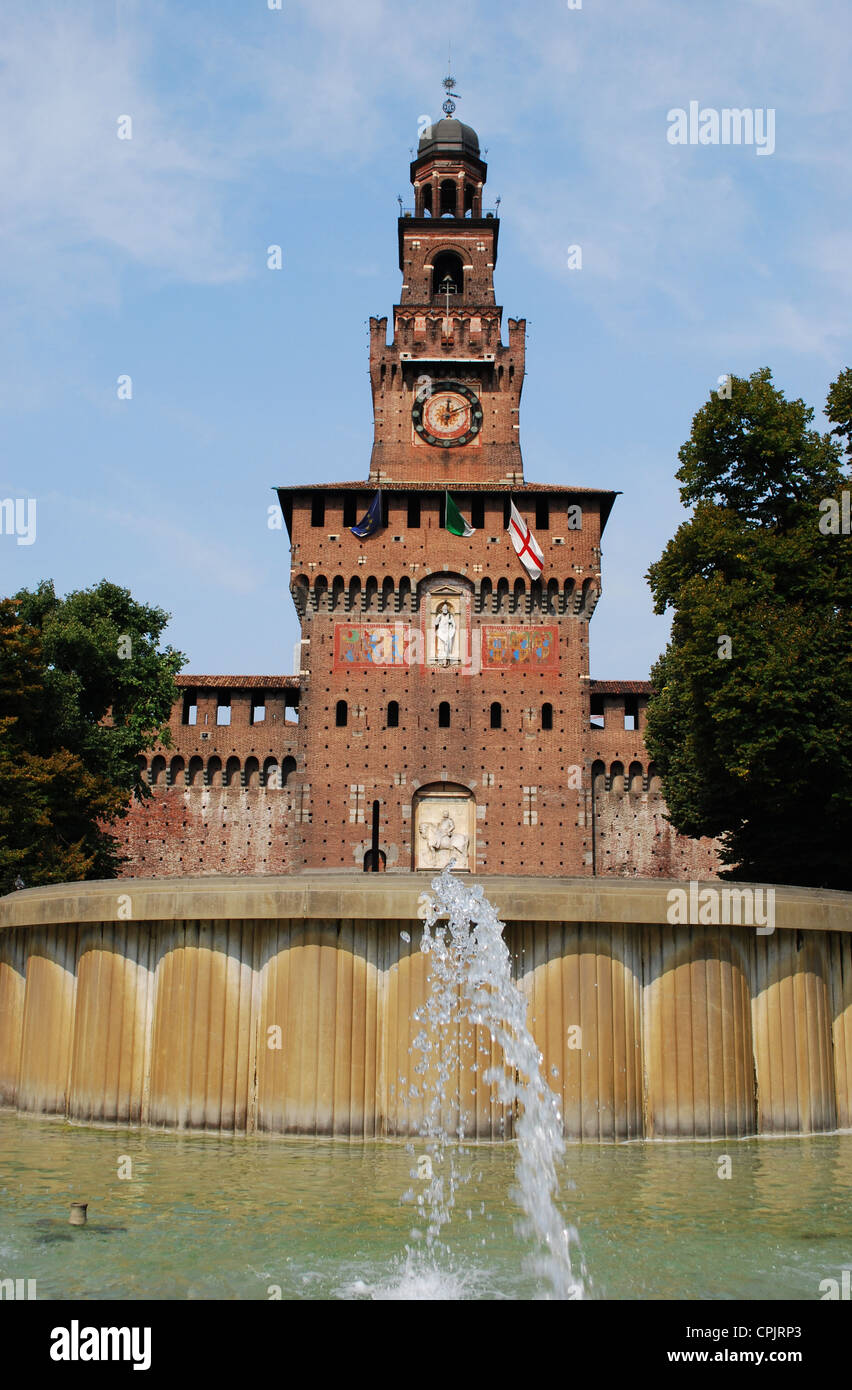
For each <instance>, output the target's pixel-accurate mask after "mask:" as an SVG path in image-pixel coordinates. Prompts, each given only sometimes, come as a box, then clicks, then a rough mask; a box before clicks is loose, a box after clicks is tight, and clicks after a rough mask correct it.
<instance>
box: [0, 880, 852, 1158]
mask: <svg viewBox="0 0 852 1390" xmlns="http://www.w3.org/2000/svg"><path fill="white" fill-rule="evenodd" d="M376 877H377V876H371V875H364V876H362V878H360V879H359V878H355V879H352V878H349V879H345V880H343V879H340V878H337V879H335V878H334V877H331V876H322V875H315V876H309V875H305V876H303V877H301V878H300V879H298V880H289V881H285V880H268V879H267V880H262V879H248V880H245V879H244V880H239V881H236V880H229V881H224V882H219V881H216V880H209V879H203V880H201V879H199V880H186V881H183V882H179V881H175V880H171V881H169V884H168V888H167V891H166V889H164V888H163V887H162V885H159V884H156V883H153V882H152V881H142V880H138V881H135V882H134V884H133V886H132V892H131V895H130V899H128V901H130V900H132V911H133V914H134V915H133V918H132V919H131V920H122V919H121V916H120V911H121V909H120V907H119V906H118V898H117V895H116V892H115V886H114V885H104V884H74V885H59V886H57V887H56V888H55V889H54V888H52V889H31V890H27V891H25V892H22V893H17V894H12V895H10V896H9V897H8V898H6V899H3V900H0V1105H3V1106H4V1107H12V1108H17V1109H18V1110H20V1111H23V1112H29V1113H36V1114H45V1115H62V1116H67V1117H69V1118H71V1119H73V1120H75V1121H83V1122H98V1123H118V1124H123V1125H126V1124H143V1125H150V1126H153V1127H159V1128H167V1129H178V1130H180V1129H198V1130H208V1131H215V1132H222V1133H252V1132H254V1131H260V1132H264V1133H279V1134H327V1135H338V1136H343V1137H353V1138H362V1137H380V1136H385V1135H387V1136H397V1135H409V1134H418V1133H420V1132H421V1128H422V1125H423V1121H424V1104H425V1102H424V1094H425V1093H426V1092H427V1091H428V1088H429V1083H430V1081H431V1080H432V1078H433V1077H434V1074H435V1070H436V1068H437V1066H438V1065H439V1056H440V1055H442V1056H443V1060H444V1065H445V1066H446V1068H447V1081H448V1084H447V1088H446V1103H445V1107H444V1111H443V1113H442V1116H441V1120H442V1123H443V1125H444V1126H445V1128H446V1129H448V1130H449V1131H450V1132H457V1131H458V1130H459V1129H461V1130H463V1131H464V1133H465V1134H466V1135H468V1136H470V1137H476V1138H479V1139H501V1138H507V1137H511V1134H512V1123H513V1119H514V1116H513V1115H512V1114H510V1113H506V1110H505V1107H504V1105H503V1103H502V1102H500V1101H499V1100H498V1098H497V1093H496V1086H495V1084H494V1082H493V1081H492V1080H489V1079H488V1073H489V1070H490V1069H491V1068H493V1067H495V1066H496V1067H499V1066H500V1065H502V1055H501V1053H500V1050H499V1048H498V1047H497V1046H496V1045H495V1044H493V1043H492V1041H491V1039H490V1035H489V1034H488V1033H487V1030H485V1029H484V1028H483V1027H482V1026H481V1025H477V1024H474V1023H472V1022H471V1021H470V1020H464V1021H462V1022H461V1023H459V1022H458V1021H454V1022H453V1023H452V1024H451V1025H448V1028H447V1031H446V1035H445V1036H444V1038H443V1045H444V1050H443V1053H442V1054H441V1053H440V1049H439V1048H438V1046H437V1044H438V1043H439V1042H440V1041H441V1039H439V1038H435V1037H433V1036H431V1035H427V1041H428V1042H429V1043H430V1044H431V1048H428V1047H427V1049H426V1050H425V1051H424V1050H423V1048H422V1047H421V1046H419V1045H418V1044H419V1043H420V1042H422V1040H423V1036H424V1030H425V1028H426V1025H425V1020H424V1019H423V1018H422V1017H420V1016H419V1013H420V1011H421V1010H422V1009H423V1006H424V1004H425V1001H426V998H427V994H428V976H429V968H430V958H429V956H427V955H424V954H423V953H422V952H421V951H420V949H419V942H420V922H419V920H418V917H417V911H418V899H419V895H420V893H421V892H422V890H423V889H424V887H428V881H427V880H424V878H423V877H422V876H417V875H406V876H404V880H403V881H402V882H400V880H399V879H397V880H395V881H392V882H385V883H378V884H377V883H376V882H375V878H376ZM367 879H372V880H373V881H372V882H365V880H367ZM484 887H485V891H486V894H487V895H488V896H492V897H493V898H494V900H496V901H497V903H498V907H499V909H500V912H501V916H502V917H503V919H504V920H505V921H506V924H507V925H506V931H505V940H506V944H507V947H508V949H509V953H510V957H511V960H512V968H513V972H514V978H515V979H516V981H517V984H518V986H519V988H520V990H521V991H522V993H523V994H524V996H525V997H526V999H527V1001H528V1021H529V1023H530V1026H531V1030H532V1032H533V1036H534V1038H535V1040H536V1043H537V1046H538V1047H539V1049H540V1051H541V1054H542V1058H543V1064H544V1073H545V1076H546V1078H547V1080H548V1083H549V1084H550V1085H551V1087H552V1088H553V1089H554V1091H555V1092H556V1094H557V1096H558V1098H559V1101H560V1107H561V1110H562V1114H563V1119H564V1129H565V1133H566V1136H567V1137H569V1138H571V1139H577V1140H590V1141H600V1140H625V1139H632V1138H639V1137H642V1136H645V1137H656V1138H683V1137H689V1138H693V1137H699V1138H727V1137H738V1136H742V1135H748V1134H753V1133H769V1134H793V1133H804V1132H820V1131H826V1130H830V1129H833V1128H835V1127H837V1126H840V1127H843V1128H849V1127H852V895H849V894H840V893H833V894H825V893H811V892H809V891H808V890H799V889H783V888H779V889H778V901H777V929H776V930H775V932H774V933H773V934H770V935H758V934H757V933H756V932H755V931H754V930H753V929H749V928H747V927H744V926H737V925H733V926H713V927H707V926H702V927H697V926H685V925H669V924H668V923H667V921H666V911H665V905H666V886H665V885H664V884H663V885H661V884H660V883H659V882H658V881H657V882H654V883H648V884H637V883H629V882H625V883H623V884H621V883H617V882H613V881H612V880H607V881H606V882H603V881H597V882H594V881H593V882H591V883H589V882H588V881H584V880H576V879H575V880H557V881H553V880H550V881H547V882H545V883H536V882H534V881H533V880H521V879H506V878H503V879H501V880H500V881H499V883H496V884H490V883H489V881H488V880H487V879H485V880H484ZM116 913H119V915H118V916H116Z"/></svg>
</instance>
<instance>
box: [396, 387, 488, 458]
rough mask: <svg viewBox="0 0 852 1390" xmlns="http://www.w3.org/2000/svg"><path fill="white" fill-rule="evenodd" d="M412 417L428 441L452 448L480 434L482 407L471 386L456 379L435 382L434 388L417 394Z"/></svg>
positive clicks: (422, 437) (416, 428)
mask: <svg viewBox="0 0 852 1390" xmlns="http://www.w3.org/2000/svg"><path fill="white" fill-rule="evenodd" d="M411 420H412V423H413V425H414V428H415V431H416V432H417V434H418V435H419V436H420V438H421V439H422V440H424V441H425V442H426V443H427V444H433V445H435V447H436V448H439V449H452V448H455V447H456V446H457V445H459V444H467V443H468V442H469V441H470V440H471V439H474V438H475V436H476V435H477V434H479V431H480V430H481V429H482V406H481V404H480V401H479V397H478V396H477V395H475V393H474V392H473V391H471V390H470V388H469V387H467V386H462V385H460V384H459V382H457V381H436V382H434V383H433V385H432V389H431V391H420V392H418V394H417V395H416V396H415V398H414V405H413V406H412V409H411Z"/></svg>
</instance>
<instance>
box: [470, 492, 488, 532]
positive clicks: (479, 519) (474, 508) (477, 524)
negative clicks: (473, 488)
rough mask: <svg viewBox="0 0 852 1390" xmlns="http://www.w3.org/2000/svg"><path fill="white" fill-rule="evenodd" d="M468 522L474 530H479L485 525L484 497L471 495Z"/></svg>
mask: <svg viewBox="0 0 852 1390" xmlns="http://www.w3.org/2000/svg"><path fill="white" fill-rule="evenodd" d="M470 524H471V526H472V527H473V528H474V530H475V531H481V530H482V529H483V528H484V526H485V498H484V497H473V498H471V503H470Z"/></svg>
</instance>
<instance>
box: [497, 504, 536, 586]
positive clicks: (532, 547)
mask: <svg viewBox="0 0 852 1390" xmlns="http://www.w3.org/2000/svg"><path fill="white" fill-rule="evenodd" d="M510 506H511V508H512V510H511V512H510V513H509V525H508V526H507V527H506V530H507V531H508V532H509V535H510V536H511V538H512V545H513V546H514V547H515V554H516V555H517V557H518V559H519V560H520V562H521V564H522V565H523V567H524V569H525V570H526V572H527V574H528V575H529V577H530V579H539V578H540V577H541V572H542V570H543V569H544V556H543V554H542V552H541V546H540V545H539V543H538V541H537V540H536V538H535V536H534V535H533V533H532V531H531V530H530V528H529V526H528V525H527V523H526V522H525V521H524V518H523V517H522V516H521V514H520V512H519V511H518V509H517V507H516V506H515V504H514V502H512V503H510Z"/></svg>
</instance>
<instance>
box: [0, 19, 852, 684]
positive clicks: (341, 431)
mask: <svg viewBox="0 0 852 1390" xmlns="http://www.w3.org/2000/svg"><path fill="white" fill-rule="evenodd" d="M3 10H4V13H3V24H2V31H0V132H2V134H0V185H2V188H3V206H2V211H0V299H2V306H3V309H2V322H3V332H2V339H1V340H0V430H2V448H1V449H0V496H2V497H9V496H12V497H35V498H36V499H37V503H38V530H37V539H36V541H35V543H34V544H32V545H23V546H19V545H17V544H16V543H15V539H14V537H10V536H7V535H3V536H0V563H2V589H3V592H12V591H14V590H15V589H16V588H18V587H20V586H21V585H22V584H23V585H32V584H34V583H36V582H37V581H38V580H39V579H41V578H45V577H51V578H53V579H54V580H55V582H56V585H57V588H58V589H59V590H60V591H61V592H67V591H68V590H69V589H73V588H79V587H84V586H87V585H89V584H93V583H96V582H97V581H98V580H99V579H101V578H102V577H107V578H109V579H111V580H113V581H115V582H117V583H120V584H123V585H126V586H127V587H129V588H130V589H131V590H132V592H133V594H134V595H135V596H136V597H137V598H139V599H143V600H145V601H147V602H151V603H156V604H159V605H160V606H162V607H164V608H165V609H167V610H168V611H169V612H170V613H171V614H172V622H171V624H170V626H169V629H168V633H167V638H168V640H170V641H171V642H172V644H173V645H175V646H177V647H179V648H181V649H182V650H183V651H185V652H186V654H187V655H188V657H189V665H188V667H187V668H186V669H187V670H190V671H196V672H205V671H206V672H221V673H229V672H230V673H243V672H246V673H251V672H258V673H260V672H263V673H267V672H278V671H285V672H286V671H290V670H292V654H293V646H294V643H295V641H296V638H297V636H298V627H297V623H296V620H295V614H294V611H293V607H292V603H291V600H290V597H289V593H288V587H287V585H288V574H289V554H288V548H287V543H286V533H284V532H281V531H274V530H270V529H269V528H268V526H267V509H268V507H269V505H270V504H271V503H272V502H273V501H274V494H273V493H272V492H271V491H270V489H271V488H272V486H273V485H274V484H277V483H293V482H298V481H300V480H302V479H305V478H312V479H316V480H329V481H330V480H333V479H335V478H341V479H343V478H347V479H348V478H353V477H362V476H363V477H366V474H367V469H368V462H369V453H370V443H371V409H370V392H369V381H368V376H367V348H368V342H367V319H368V317H369V315H370V314H389V313H390V311H391V307H392V305H393V304H394V302H395V301H396V300H397V298H398V291H399V285H400V275H399V271H398V269H397V259H396V216H397V211H398V207H397V202H396V197H397V194H401V195H402V196H403V197H404V198H405V199H406V201H408V195H409V192H410V185H409V184H408V179H407V171H408V162H409V158H410V153H409V151H410V147H411V146H413V145H414V144H416V139H417V127H418V119H419V118H420V117H421V116H422V115H428V116H430V118H434V119H438V118H439V116H440V102H441V98H442V96H443V92H442V89H441V85H440V83H441V78H442V77H443V76H444V74H445V72H446V69H447V48H448V42H447V41H448V39H449V40H451V43H452V59H453V68H454V71H455V75H456V78H457V82H458V90H459V92H460V93H461V97H462V99H461V101H460V102H459V109H458V115H459V116H460V117H461V118H462V119H464V120H465V121H467V122H468V123H469V124H471V125H473V126H474V127H475V129H476V130H477V131H478V133H479V136H480V142H481V144H482V145H483V146H486V147H487V149H488V153H487V156H486V158H487V161H488V165H489V176H488V188H487V190H486V192H487V198H486V201H487V202H488V203H493V201H494V199H495V198H496V196H497V195H498V194H499V195H501V197H502V204H501V209H500V211H501V219H502V225H501V235H500V257H499V262H498V266H497V272H496V283H497V297H498V302H499V303H501V304H502V305H503V306H504V311H505V315H506V316H508V315H513V316H514V315H520V316H525V317H526V318H527V321H528V348H527V351H528V357H527V367H528V375H527V379H526V382H525V387H524V395H523V401H522V407H521V441H522V448H523V453H524V464H525V470H526V476H527V478H528V479H530V480H531V481H538V482H552V483H574V484H585V485H599V486H602V487H607V488H613V489H619V490H620V491H621V493H622V496H621V497H620V498H618V500H617V502H616V506H615V509H614V511H613V515H612V518H611V520H610V523H609V526H608V528H607V531H606V533H605V536H604V559H603V564H604V596H603V598H602V600H601V602H600V604H599V605H598V608H597V611H596V613H595V616H594V619H593V622H592V625H591V642H592V673H593V675H595V676H597V677H599V678H612V677H625V678H634V679H635V678H642V677H644V676H646V675H647V672H648V668H649V666H650V664H651V662H652V661H653V660H654V659H655V657H656V656H657V654H658V653H659V651H660V650H661V649H662V648H663V646H664V645H665V641H666V634H667V629H668V623H667V621H666V620H665V619H662V618H658V617H655V616H654V615H653V613H652V612H651V601H650V593H649V591H648V588H647V585H646V583H645V581H644V578H643V576H644V573H645V571H646V570H647V567H648V565H649V564H650V563H651V562H652V561H653V560H654V559H656V558H657V557H658V555H659V554H660V552H661V550H662V548H663V546H664V545H665V542H666V540H667V539H668V538H669V536H670V535H672V534H673V532H674V530H675V528H676V527H677V525H678V524H679V522H680V521H681V520H682V519H683V516H684V512H683V510H682V509H681V507H680V504H679V501H678V495H677V484H676V482H675V480H674V476H673V475H674V472H675V469H676V468H677V450H678V448H679V447H680V445H681V444H682V443H683V442H684V440H685V439H686V438H687V437H688V434H689V429H690V422H691V419H692V416H693V415H694V413H695V411H696V410H697V409H698V408H699V407H700V405H701V404H702V402H703V401H704V400H705V399H706V398H707V395H708V393H709V391H710V390H711V389H712V388H713V387H714V386H715V385H716V383H717V380H718V378H719V376H720V374H722V373H724V372H734V373H736V374H738V375H747V374H748V373H750V372H752V371H754V370H756V369H757V368H758V367H761V366H766V365H768V366H770V367H771V368H772V371H773V374H774V378H775V381H776V384H777V385H779V386H780V387H781V388H782V389H783V390H784V391H785V392H786V393H787V394H788V395H790V396H802V397H804V399H805V400H806V401H808V402H809V403H810V404H812V405H814V406H815V407H816V409H817V421H818V423H819V424H820V425H821V426H822V425H824V417H823V415H822V406H823V404H824V401H825V395H826V391H827V388H828V385H829V383H830V382H831V381H832V380H833V379H834V378H835V377H836V376H837V374H838V372H839V371H840V370H841V369H842V368H843V367H845V366H847V365H850V361H852V351H850V342H849V325H850V323H852V278H850V277H852V271H850V267H852V220H850V201H852V195H851V194H850V190H852V177H850V175H852V145H850V120H849V115H850V100H849V88H850V72H852V62H850V59H852V16H850V12H849V5H848V0H812V3H811V4H809V5H803V4H801V3H800V0H719V3H715V4H713V5H698V4H693V3H690V4H686V3H684V0H659V2H657V0H608V3H605V0H582V7H581V8H580V9H571V8H569V6H568V4H567V3H565V0H533V3H530V4H527V5H517V4H511V3H508V2H507V0H488V3H484V2H481V0H469V2H466V0H453V3H446V0H432V3H429V4H428V5H425V4H423V3H422V2H421V3H415V0H324V3H321V4H320V3H317V0H313V2H312V3H305V0H282V8H281V9H280V10H270V9H269V8H268V3H267V0H239V2H238V0H231V3H224V2H222V0H199V3H193V0H167V3H157V2H156V0H153V2H152V0H145V3H140V2H139V0H99V3H97V4H88V3H86V0H65V3H61V4H59V3H49V2H46V0H26V3H19V0H5V3H4V7H3ZM692 100H695V101H698V102H699V103H701V105H702V106H703V107H714V108H717V109H721V108H723V107H741V108H744V107H747V108H755V109H757V108H759V109H763V110H765V109H766V108H770V107H771V108H773V109H774V110H775V113H776V114H775V127H776V130H775V151H774V153H773V154H772V155H771V156H763V157H761V156H759V155H758V154H757V152H756V149H755V148H754V147H753V146H751V147H749V146H739V147H737V146H710V145H707V146H702V145H698V146H673V145H671V144H670V143H669V142H668V140H667V130H668V122H667V113H668V112H669V110H671V109H672V108H675V107H682V108H688V106H689V102H690V101H692ZM123 115H130V116H131V117H132V122H133V126H132V130H133V138H132V140H119V139H118V138H117V129H118V119H119V117H120V116H123ZM270 244H280V245H281V247H282V250H283V268H282V270H281V271H280V272H277V271H270V270H268V269H267V264H266V248H267V246H269V245H270ZM575 244H579V245H580V246H581V247H582V256H583V265H582V269H581V270H571V269H570V268H569V266H568V248H569V246H571V245H575ZM123 374H129V375H130V376H131V378H132V383H133V398H132V400H119V399H118V398H117V389H118V388H117V381H118V378H119V376H121V375H123Z"/></svg>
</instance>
